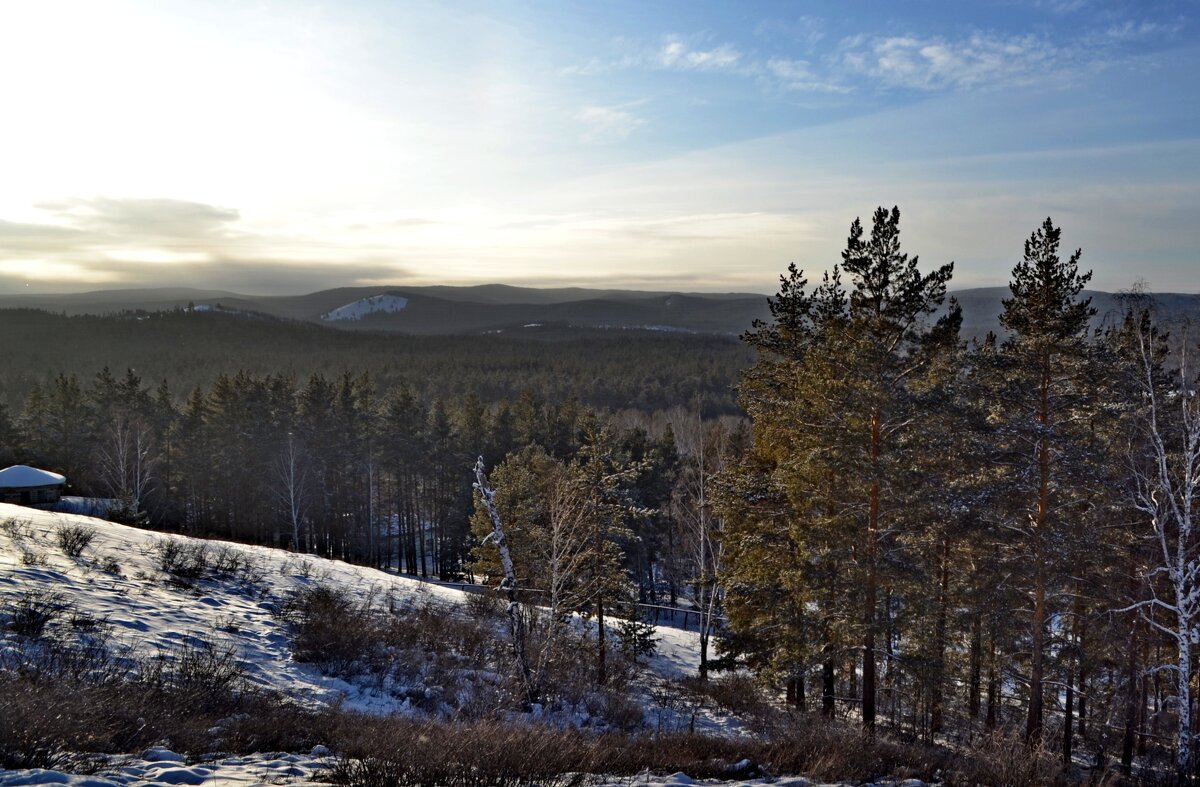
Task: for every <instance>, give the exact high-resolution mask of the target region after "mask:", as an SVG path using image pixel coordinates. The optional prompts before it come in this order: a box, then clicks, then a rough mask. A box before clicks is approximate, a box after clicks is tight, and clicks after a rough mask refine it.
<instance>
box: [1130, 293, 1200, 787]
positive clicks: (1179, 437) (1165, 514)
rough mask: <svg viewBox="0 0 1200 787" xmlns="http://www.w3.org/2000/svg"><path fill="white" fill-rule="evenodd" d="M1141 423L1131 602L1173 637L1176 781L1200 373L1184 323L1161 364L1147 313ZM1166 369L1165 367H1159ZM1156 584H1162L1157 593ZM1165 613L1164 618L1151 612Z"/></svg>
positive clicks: (1193, 553)
mask: <svg viewBox="0 0 1200 787" xmlns="http://www.w3.org/2000/svg"><path fill="white" fill-rule="evenodd" d="M1134 348H1135V351H1136V353H1137V355H1136V360H1137V362H1138V363H1137V371H1138V378H1137V380H1138V388H1139V390H1138V394H1139V395H1140V396H1139V398H1140V401H1138V402H1136V403H1135V406H1136V407H1137V410H1138V418H1137V422H1138V426H1139V431H1140V434H1139V435H1138V436H1139V437H1140V438H1141V439H1140V441H1139V444H1138V445H1137V447H1136V448H1135V451H1134V453H1133V455H1132V457H1131V471H1132V473H1131V475H1132V481H1133V484H1132V488H1133V504H1134V506H1135V507H1136V509H1137V510H1138V511H1139V512H1140V513H1141V514H1142V515H1143V517H1144V521H1145V522H1146V524H1147V525H1148V526H1149V530H1150V534H1149V537H1150V538H1151V540H1152V541H1153V542H1154V544H1155V547H1156V549H1155V554H1156V561H1155V562H1156V565H1153V566H1152V568H1151V569H1150V570H1149V571H1148V573H1147V576H1146V580H1147V583H1148V585H1149V588H1150V594H1151V597H1150V598H1149V599H1148V600H1145V601H1142V602H1139V603H1138V604H1136V605H1134V607H1133V608H1136V609H1137V610H1138V612H1139V614H1140V616H1141V618H1142V619H1143V621H1144V622H1145V624H1146V625H1148V626H1149V627H1150V628H1152V629H1154V630H1156V631H1158V632H1159V633H1160V634H1162V635H1164V636H1165V637H1166V638H1167V639H1168V641H1170V642H1171V643H1172V644H1173V646H1174V650H1175V658H1174V662H1173V663H1171V664H1164V665H1159V667H1158V668H1159V669H1165V670H1167V671H1169V672H1171V673H1173V676H1174V683H1175V706H1176V716H1177V731H1176V753H1175V766H1176V769H1177V771H1178V774H1179V776H1180V777H1181V778H1183V779H1187V778H1189V777H1190V775H1191V772H1192V766H1193V753H1192V748H1193V743H1194V738H1195V736H1194V733H1193V731H1192V728H1193V721H1192V717H1191V714H1192V688H1191V681H1192V671H1193V667H1192V650H1193V647H1194V646H1195V645H1196V644H1197V643H1200V521H1197V519H1198V514H1200V510H1198V504H1200V395H1198V394H1197V389H1198V388H1200V378H1198V377H1197V368H1196V363H1195V360H1194V358H1193V355H1194V353H1195V351H1196V349H1197V348H1196V346H1195V338H1194V335H1193V333H1192V331H1191V329H1190V326H1186V325H1185V326H1184V328H1183V331H1182V336H1181V337H1180V338H1179V339H1178V345H1177V349H1176V351H1175V352H1174V353H1173V354H1172V355H1173V356H1174V357H1172V358H1170V359H1169V361H1168V363H1166V364H1163V363H1162V360H1161V357H1162V341H1161V336H1160V335H1159V332H1158V330H1157V329H1156V327H1155V326H1154V324H1153V321H1152V319H1151V318H1150V316H1149V314H1148V313H1147V314H1145V315H1143V316H1142V317H1141V318H1140V319H1139V321H1138V329H1137V332H1136V336H1135V344H1134ZM1164 366H1165V367H1166V368H1168V369H1170V371H1169V372H1165V373H1164V372H1163V369H1164ZM1159 588H1162V590H1161V591H1160V590H1159ZM1155 610H1158V611H1160V612H1162V613H1165V616H1166V619H1165V620H1163V618H1161V617H1160V616H1159V615H1156V614H1154V611H1155Z"/></svg>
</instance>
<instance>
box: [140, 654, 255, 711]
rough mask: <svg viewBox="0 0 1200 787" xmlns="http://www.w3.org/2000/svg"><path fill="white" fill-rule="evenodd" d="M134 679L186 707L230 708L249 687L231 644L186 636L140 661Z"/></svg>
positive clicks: (235, 704) (243, 667)
mask: <svg viewBox="0 0 1200 787" xmlns="http://www.w3.org/2000/svg"><path fill="white" fill-rule="evenodd" d="M138 682H139V683H141V684H142V685H144V686H146V687H148V688H150V689H152V690H154V691H157V692H160V693H162V694H166V695H169V696H171V697H174V698H177V699H178V700H180V701H182V702H183V703H184V704H185V705H186V706H187V707H189V708H192V709H196V708H203V709H206V710H226V711H231V710H233V709H234V708H235V707H236V706H237V705H238V704H239V702H240V699H241V695H242V694H244V693H246V692H247V691H248V690H249V684H248V683H247V682H246V670H245V665H244V664H243V663H242V661H241V660H240V659H239V658H238V655H237V651H235V650H234V649H233V647H232V646H230V645H228V644H224V643H218V642H215V641H213V640H211V639H206V638H199V637H189V638H188V639H186V640H183V641H182V642H181V643H180V644H179V645H178V646H177V647H176V648H174V649H173V650H169V651H165V652H163V653H160V654H159V655H158V656H157V657H156V658H154V659H151V660H147V661H145V662H143V663H142V664H141V668H140V670H139V674H138Z"/></svg>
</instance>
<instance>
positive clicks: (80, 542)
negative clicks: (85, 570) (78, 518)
mask: <svg viewBox="0 0 1200 787" xmlns="http://www.w3.org/2000/svg"><path fill="white" fill-rule="evenodd" d="M55 534H56V536H57V537H58V546H59V548H60V549H61V550H62V551H63V554H65V555H66V556H67V557H70V558H77V557H79V556H80V555H82V554H83V550H85V549H87V548H88V546H90V545H91V543H92V539H94V538H95V537H96V531H94V530H92V529H91V528H90V527H83V526H82V525H60V526H59V527H58V530H57V531H55Z"/></svg>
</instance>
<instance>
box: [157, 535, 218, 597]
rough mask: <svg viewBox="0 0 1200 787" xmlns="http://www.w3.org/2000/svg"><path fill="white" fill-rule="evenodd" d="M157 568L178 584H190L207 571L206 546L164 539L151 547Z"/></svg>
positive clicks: (207, 554)
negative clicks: (156, 560) (156, 561)
mask: <svg viewBox="0 0 1200 787" xmlns="http://www.w3.org/2000/svg"><path fill="white" fill-rule="evenodd" d="M152 549H153V552H154V554H155V556H156V557H157V559H158V567H159V568H160V569H161V570H162V571H163V572H165V573H166V574H169V575H170V576H171V578H172V579H173V580H175V582H176V583H178V584H184V585H187V584H191V583H192V582H194V581H195V580H197V579H200V578H201V577H203V576H204V573H205V571H207V570H208V562H209V552H208V545H207V544H204V543H202V542H199V541H191V542H189V541H184V540H183V539H177V538H166V539H162V540H160V541H157V542H155V544H154V546H153V547H152Z"/></svg>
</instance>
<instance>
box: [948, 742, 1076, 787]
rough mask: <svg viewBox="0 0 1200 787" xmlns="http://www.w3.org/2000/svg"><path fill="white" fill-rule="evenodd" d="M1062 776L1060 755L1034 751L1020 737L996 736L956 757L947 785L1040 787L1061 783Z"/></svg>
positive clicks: (949, 770)
mask: <svg viewBox="0 0 1200 787" xmlns="http://www.w3.org/2000/svg"><path fill="white" fill-rule="evenodd" d="M1063 776H1064V773H1063V767H1062V760H1061V757H1060V755H1059V754H1058V753H1056V752H1052V751H1050V750H1049V749H1047V748H1045V746H1041V747H1037V748H1032V749H1031V748H1030V747H1029V746H1028V745H1027V744H1026V743H1025V741H1024V740H1023V739H1022V738H1021V737H1020V736H1019V735H1015V734H1012V733H996V734H994V735H991V736H989V737H986V738H983V739H981V740H978V741H976V742H975V744H974V745H973V746H972V747H971V749H969V750H967V751H965V752H962V753H959V754H958V755H957V756H955V758H954V760H953V762H951V763H949V764H948V765H947V767H946V772H945V783H946V784H947V785H948V787H950V786H958V785H961V786H962V787H967V785H974V784H989V785H991V784H994V785H1004V787H1039V786H1040V785H1045V784H1055V783H1060V782H1061V781H1062V777H1063Z"/></svg>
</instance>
